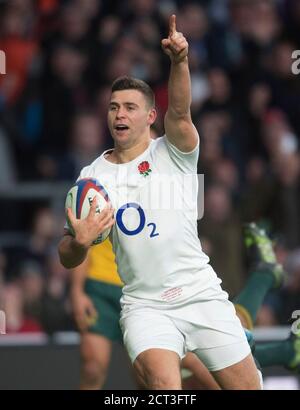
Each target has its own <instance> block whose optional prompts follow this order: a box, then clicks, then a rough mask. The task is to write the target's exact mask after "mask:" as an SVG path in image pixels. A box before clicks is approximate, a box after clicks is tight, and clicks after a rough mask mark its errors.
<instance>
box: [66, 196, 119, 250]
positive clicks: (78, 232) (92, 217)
mask: <svg viewBox="0 0 300 410" xmlns="http://www.w3.org/2000/svg"><path fill="white" fill-rule="evenodd" d="M96 209H97V198H96V197H95V198H94V199H93V201H92V204H91V208H90V211H89V214H88V216H87V217H86V218H85V219H77V218H76V217H75V215H74V214H73V212H72V209H71V208H68V209H67V217H68V218H69V221H70V223H71V225H72V228H73V230H74V232H75V239H76V241H77V242H78V244H79V245H82V246H84V247H86V248H88V247H90V246H91V245H92V243H93V241H94V240H96V239H97V238H98V236H99V235H100V234H101V233H103V232H104V231H105V230H106V229H108V228H111V227H112V226H113V225H114V223H115V219H114V210H113V208H112V207H111V205H107V207H106V208H104V209H103V210H102V211H101V212H100V213H97V212H96Z"/></svg>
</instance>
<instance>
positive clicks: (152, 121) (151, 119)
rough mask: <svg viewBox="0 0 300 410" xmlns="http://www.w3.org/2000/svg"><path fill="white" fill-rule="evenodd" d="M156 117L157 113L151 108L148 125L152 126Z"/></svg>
mask: <svg viewBox="0 0 300 410" xmlns="http://www.w3.org/2000/svg"><path fill="white" fill-rule="evenodd" d="M156 117H157V111H156V109H155V108H151V109H150V111H149V114H148V125H152V124H153V123H154V122H155V120H156Z"/></svg>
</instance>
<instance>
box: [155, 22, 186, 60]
mask: <svg viewBox="0 0 300 410" xmlns="http://www.w3.org/2000/svg"><path fill="white" fill-rule="evenodd" d="M161 46H162V49H163V50H164V52H165V53H166V54H167V55H168V56H169V57H170V59H171V61H172V62H174V63H180V62H181V61H183V60H184V59H185V58H186V56H187V55H188V49H189V44H188V42H187V40H186V38H185V37H184V36H183V34H182V33H179V32H178V31H177V30H176V16H175V14H172V16H171V17H170V21H169V36H168V38H164V39H163V40H162V41H161Z"/></svg>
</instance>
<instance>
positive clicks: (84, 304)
mask: <svg viewBox="0 0 300 410" xmlns="http://www.w3.org/2000/svg"><path fill="white" fill-rule="evenodd" d="M71 303H72V308H73V314H74V319H75V322H76V325H77V327H78V329H79V330H80V332H84V331H86V330H87V329H88V327H89V326H90V325H91V324H93V323H94V322H95V321H96V319H97V316H98V315H97V311H96V309H95V306H94V304H93V302H92V300H91V299H90V298H89V297H88V296H87V295H86V294H85V293H84V292H83V291H71Z"/></svg>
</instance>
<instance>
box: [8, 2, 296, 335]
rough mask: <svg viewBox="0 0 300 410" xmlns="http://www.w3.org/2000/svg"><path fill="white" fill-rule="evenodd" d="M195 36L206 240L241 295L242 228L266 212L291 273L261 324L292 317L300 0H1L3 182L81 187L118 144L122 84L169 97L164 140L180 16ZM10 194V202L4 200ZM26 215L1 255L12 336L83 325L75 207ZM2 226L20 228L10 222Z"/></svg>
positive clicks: (160, 103) (156, 130)
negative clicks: (112, 132) (75, 316)
mask: <svg viewBox="0 0 300 410" xmlns="http://www.w3.org/2000/svg"><path fill="white" fill-rule="evenodd" d="M172 13H176V15H177V26H178V27H177V28H178V31H182V32H183V33H184V35H185V36H186V38H187V39H188V41H189V62H190V70H191V79H192V93H193V103H192V116H193V121H194V123H195V125H196V126H197V129H198V131H199V134H200V138H201V155H200V161H199V173H204V174H205V212H204V218H203V219H201V221H199V236H200V238H201V240H202V243H203V247H204V249H205V251H206V252H207V253H208V254H209V256H210V258H211V263H212V265H213V267H214V268H215V270H216V271H217V272H218V274H219V275H220V276H221V278H222V280H223V286H224V288H225V289H226V290H227V291H228V292H229V294H230V295H231V296H232V297H233V296H234V295H236V294H237V293H238V292H239V291H240V290H241V288H242V287H243V285H244V284H245V281H246V279H247V275H248V274H249V272H248V271H249V269H248V267H247V265H246V263H245V255H244V251H243V242H242V225H243V223H244V222H247V221H252V220H255V221H261V222H262V223H263V224H264V226H265V227H266V228H267V229H268V230H269V231H270V232H272V234H273V235H274V238H275V239H276V241H277V246H276V252H277V256H278V259H279V261H280V262H281V263H283V264H284V266H285V268H286V270H287V277H286V281H285V284H284V287H283V288H282V289H281V290H280V291H276V292H274V293H272V294H270V295H269V296H268V297H267V298H266V300H265V303H264V306H263V308H262V309H261V311H260V312H259V317H258V324H259V325H274V324H287V323H288V319H289V317H290V316H291V314H292V312H293V311H294V310H297V309H298V310H299V309H300V206H299V205H300V195H299V194H300V191H299V173H300V163H299V140H300V75H298V76H297V75H295V74H293V73H292V70H291V66H292V63H293V59H292V52H293V51H294V50H297V49H300V1H299V0H202V1H201V0H198V1H188V0H127V1H122V0H114V1H109V0H69V1H67V0H66V1H63V0H61V1H59V0H9V1H3V0H2V1H0V23H1V24H0V50H3V51H4V52H5V54H6V74H5V75H0V188H1V189H2V191H3V190H4V189H5V187H8V186H11V185H12V184H17V183H20V182H29V181H30V182H33V181H34V182H45V181H46V182H61V181H67V182H69V183H70V184H72V182H73V181H74V180H75V179H76V178H77V176H78V173H79V171H80V169H81V168H82V167H83V166H84V165H86V164H88V163H90V162H91V161H92V160H94V159H95V158H96V157H97V156H98V155H99V153H101V152H102V151H103V150H105V149H107V148H109V147H111V146H112V140H111V138H110V136H109V133H108V130H107V127H106V108H107V103H108V99H109V95H110V84H111V82H112V81H113V80H114V79H115V78H116V77H118V76H120V75H130V76H134V77H138V78H140V79H143V80H145V81H146V82H148V83H149V85H150V86H151V87H152V88H153V90H154V92H155V96H156V107H157V110H158V119H157V122H156V124H155V126H154V127H153V138H155V137H157V136H160V135H162V134H163V117H164V114H165V111H166V108H167V80H168V72H169V60H168V58H167V57H166V56H165V55H164V54H163V53H162V51H161V48H160V40H161V39H162V38H164V37H165V36H166V35H167V30H168V18H169V16H170V15H171V14H172ZM1 202H2V205H1ZM8 206H9V207H13V209H14V211H15V213H16V214H18V213H19V214H21V215H22V217H23V220H22V221H21V225H20V226H21V227H22V229H23V231H24V232H23V233H24V240H23V241H22V243H21V244H20V243H18V244H11V243H10V245H9V246H8V245H7V246H5V244H4V245H3V249H2V251H1V253H0V309H2V310H4V311H5V312H6V316H7V326H8V330H9V331H10V332H22V331H37V332H38V331H46V332H48V333H52V332H54V331H56V330H68V329H73V328H74V324H73V321H72V319H71V308H70V303H69V299H68V284H69V277H68V272H67V271H66V270H65V269H64V268H63V267H62V266H61V265H60V264H59V261H58V256H57V252H56V244H57V240H58V238H59V236H60V234H61V232H62V227H63V219H64V218H63V215H61V214H59V215H58V214H57V211H54V210H53V209H52V208H51V206H50V204H47V203H45V204H43V206H40V207H38V208H37V209H34V208H32V209H33V210H34V211H32V209H31V212H27V213H26V212H24V210H23V209H20V207H21V205H20V204H18V203H15V204H10V203H8V202H7V201H6V202H5V201H3V200H2V201H1V196H0V209H1V212H2V210H3V212H4V215H7V212H5V210H4V208H7V207H8ZM2 219H4V220H2V221H1V230H2V231H3V232H10V231H11V229H12V225H11V223H12V221H11V218H8V217H6V218H2Z"/></svg>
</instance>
